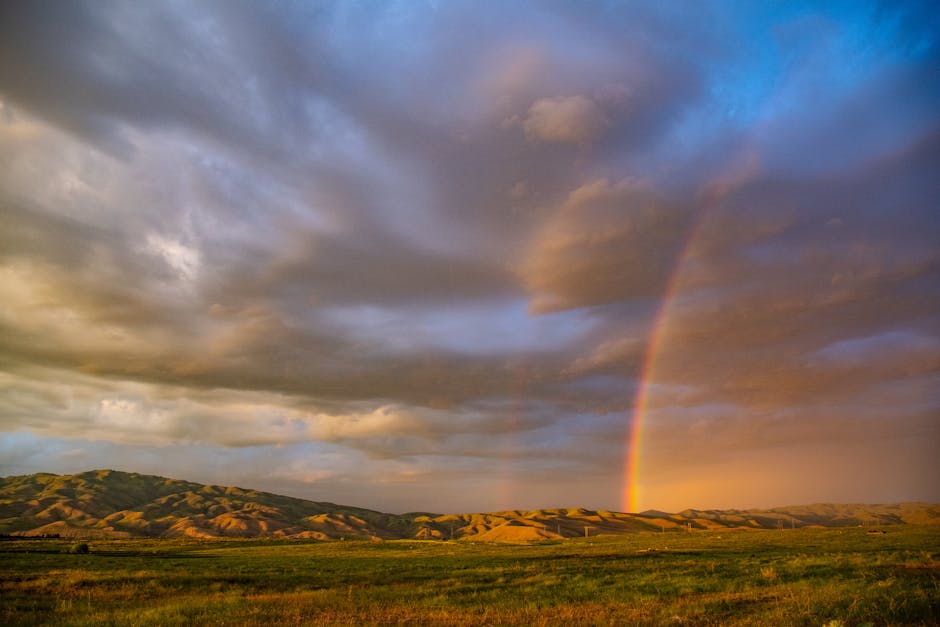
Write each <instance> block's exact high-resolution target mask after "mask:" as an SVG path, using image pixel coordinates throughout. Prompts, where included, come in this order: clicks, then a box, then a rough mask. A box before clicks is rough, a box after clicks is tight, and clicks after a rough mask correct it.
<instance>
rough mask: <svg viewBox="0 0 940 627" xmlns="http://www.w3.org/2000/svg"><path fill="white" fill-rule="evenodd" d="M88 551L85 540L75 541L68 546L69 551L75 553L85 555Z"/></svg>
mask: <svg viewBox="0 0 940 627" xmlns="http://www.w3.org/2000/svg"><path fill="white" fill-rule="evenodd" d="M88 552H89V548H88V543H87V542H76V543H75V544H73V545H72V546H71V547H69V553H77V554H82V555H85V554H86V553H88Z"/></svg>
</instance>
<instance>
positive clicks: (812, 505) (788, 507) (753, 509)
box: [0, 468, 940, 516]
mask: <svg viewBox="0 0 940 627" xmlns="http://www.w3.org/2000/svg"><path fill="white" fill-rule="evenodd" d="M103 472H105V473H109V474H110V473H119V474H127V475H138V476H142V477H151V478H154V479H164V480H167V481H175V482H179V483H194V484H196V485H203V486H208V487H212V488H235V489H237V490H243V491H245V492H257V493H261V494H266V495H269V496H282V497H288V498H296V499H299V500H304V501H308V502H311V503H325V504H329V505H335V506H336V507H341V508H347V507H348V508H355V509H364V510H369V511H373V512H375V513H379V514H390V515H392V516H407V515H410V514H415V515H428V514H430V515H434V516H461V515H473V514H484V515H491V514H494V515H495V514H502V513H509V512H523V513H526V512H533V511H548V512H550V511H570V510H583V511H585V512H594V513H597V512H610V513H612V514H628V515H635V516H643V515H645V514H649V513H653V514H666V515H670V516H671V515H680V514H683V513H684V512H687V511H693V512H722V513H734V512H774V511H785V510H793V509H801V508H815V507H891V506H902V505H940V503H932V502H929V501H899V502H892V503H849V502H844V503H841V502H816V503H789V504H786V505H775V506H772V507H728V508H725V507H683V508H679V509H675V510H672V511H663V510H659V509H653V508H649V509H645V510H643V511H636V512H627V511H620V510H608V509H604V508H596V509H595V508H590V507H582V506H579V505H576V504H575V505H561V506H554V507H552V506H549V507H540V508H537V509H526V508H520V507H513V508H507V509H503V510H489V511H470V510H461V511H432V510H423V509H416V510H411V511H400V512H398V511H396V512H388V511H382V510H376V509H373V508H371V507H368V506H367V505H363V504H357V503H335V502H332V501H315V500H313V499H307V498H304V497H298V496H294V495H291V494H284V493H278V492H269V491H267V490H259V489H256V488H252V487H246V486H240V485H224V484H203V483H200V482H198V481H191V480H189V479H186V478H183V477H167V476H163V475H150V474H143V473H137V472H131V471H124V470H118V469H115V468H95V469H92V470H85V471H82V472H76V473H67V474H61V473H48V472H38V473H30V474H27V475H8V476H0V480H4V479H16V478H23V477H33V476H36V475H48V476H53V477H74V476H76V475H83V474H90V473H95V474H99V473H103Z"/></svg>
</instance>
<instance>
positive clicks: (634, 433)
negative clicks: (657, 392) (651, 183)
mask: <svg viewBox="0 0 940 627" xmlns="http://www.w3.org/2000/svg"><path fill="white" fill-rule="evenodd" d="M699 224H700V221H699V220H694V223H693V225H692V227H691V228H690V229H689V232H688V234H687V235H686V238H685V241H684V242H683V245H682V247H681V248H680V249H679V254H678V255H676V260H675V263H674V264H673V267H672V272H671V273H670V275H669V279H668V280H667V281H666V287H665V289H664V290H663V295H662V298H661V299H660V301H659V306H658V308H657V310H656V315H655V316H654V317H653V324H652V326H651V327H650V329H651V330H650V335H649V341H648V342H647V344H646V351H645V353H644V354H643V366H642V368H641V369H640V379H639V386H638V387H637V391H636V395H635V396H634V400H633V411H632V414H631V420H630V426H629V427H628V429H627V440H626V455H625V463H624V471H623V494H622V496H621V508H622V510H623V511H625V512H634V513H635V512H637V511H638V510H639V508H640V503H641V500H640V496H641V495H640V457H641V455H640V444H641V442H642V441H643V422H644V420H645V418H646V414H647V410H648V407H647V406H648V403H649V397H650V388H651V387H652V382H653V380H654V375H655V370H656V357H657V356H658V355H659V352H660V348H661V345H662V341H663V336H664V335H665V330H666V327H667V320H668V317H669V308H670V305H671V304H672V301H673V299H674V298H675V296H676V293H677V292H678V288H679V277H680V275H681V274H682V269H683V267H684V266H685V262H686V260H687V259H688V257H689V255H690V252H691V250H692V243H693V241H694V240H695V235H696V234H697V232H698V227H699Z"/></svg>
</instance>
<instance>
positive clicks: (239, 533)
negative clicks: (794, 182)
mask: <svg viewBox="0 0 940 627" xmlns="http://www.w3.org/2000/svg"><path fill="white" fill-rule="evenodd" d="M909 523H911V524H940V505H933V504H927V503H901V504H894V505H832V504H817V505H808V506H795V507H780V508H773V509H768V510H694V509H689V510H685V511H682V512H679V513H677V514H670V513H666V512H658V511H652V510H650V511H646V512H641V513H639V514H627V513H622V512H611V511H606V510H598V511H594V510H587V509H580V508H571V509H542V510H531V511H523V510H511V511H504V512H492V513H485V514H448V515H437V514H426V513H422V514H405V515H395V514H385V513H382V512H377V511H373V510H368V509H362V508H357V507H348V506H343V505H336V504H334V503H325V502H316V501H307V500H304V499H297V498H292V497H287V496H280V495H277V494H271V493H269V492H260V491H256V490H246V489H243V488H235V487H224V486H215V485H203V484H199V483H193V482H190V481H181V480H176V479H167V478H165V477H157V476H152V475H141V474H136V473H126V472H118V471H114V470H94V471H89V472H84V473H79V474H75V475H53V474H47V473H40V474H34V475H24V476H17V477H6V478H2V479H0V534H5V535H20V536H22V535H29V536H41V535H59V536H62V537H83V538H95V537H183V536H190V537H196V538H221V537H274V538H277V537H282V538H310V539H320V540H329V539H339V538H372V539H396V538H417V539H474V540H480V541H493V542H528V541H533V540H550V539H558V538H568V537H575V536H584V535H599V534H622V533H632V532H637V531H664V532H665V531H674V530H683V529H686V530H719V529H729V530H730V529H772V528H781V527H784V528H788V527H806V526H823V527H833V526H857V525H897V524H909Z"/></svg>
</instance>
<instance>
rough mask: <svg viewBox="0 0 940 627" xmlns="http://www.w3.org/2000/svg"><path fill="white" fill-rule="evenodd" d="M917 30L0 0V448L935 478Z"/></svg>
mask: <svg viewBox="0 0 940 627" xmlns="http://www.w3.org/2000/svg"><path fill="white" fill-rule="evenodd" d="M938 37H940V10H938V8H937V7H936V6H935V5H934V4H933V3H931V2H927V1H924V2H917V1H914V2H910V3H904V5H903V6H895V5H892V4H890V3H880V2H875V1H874V0H872V1H871V2H867V1H866V2H856V3H845V4H833V5H827V6H819V5H818V3H814V2H793V3H787V4H786V5H785V6H749V5H747V3H745V4H744V6H741V5H740V4H739V3H734V2H721V1H716V2H712V3H704V4H703V3H694V2H693V3H688V4H679V5H670V6H669V7H663V6H660V5H659V4H657V3H655V2H642V1H641V2H635V3H623V4H618V3H614V4H608V3H605V2H602V1H600V0H597V1H589V2H583V3H573V4H566V3H564V2H545V3H525V2H509V3H505V4H503V5H500V6H499V7H480V6H479V5H478V4H477V3H474V2H468V1H463V0H457V1H455V2H448V3H442V5H441V6H438V5H437V4H436V3H434V2H432V1H430V0H428V1H427V2H424V1H417V2H408V1H399V2H395V1H393V2H388V3H382V6H377V7H365V6H361V5H346V4H337V5H329V4H327V5H320V4H316V3H268V4H258V3H251V2H218V3H215V2H206V3H199V4H198V5H188V6H186V5H175V4H171V3H153V4H148V5H139V6H138V5H133V4H127V3H120V2H115V3H109V2H72V3H60V2H42V1H37V2H29V3H8V4H6V5H4V6H3V7H2V8H0V157H2V159H3V162H2V163H3V168H0V216H2V223H3V227H2V229H0V475H4V476H7V475H25V474H33V473H35V472H40V471H45V472H52V473H54V474H74V473H75V472H82V470H80V469H81V468H92V467H102V466H108V467H111V468H122V469H127V470H125V472H136V473H139V474H152V475H159V476H166V475H179V476H182V477H185V480H188V481H195V482H200V483H206V484H214V485H252V486H256V487H253V488H252V489H256V490H261V491H266V492H273V493H277V494H285V495H290V496H294V497H296V498H304V499H307V500H311V501H327V502H333V503H340V504H344V505H355V506H359V507H366V508H369V509H375V510H378V511H388V512H399V511H404V512H406V511H457V510H458V509H460V510H462V511H464V512H469V511H481V512H482V511H487V512H492V511H501V510H511V509H523V510H534V509H547V508H558V507H559V506H558V505H552V504H553V503H570V505H562V506H561V507H584V508H587V509H592V510H609V511H621V512H629V511H631V510H632V511H633V512H640V511H646V510H651V509H653V510H660V511H667V512H668V511H681V510H684V509H755V508H759V509H768V508H770V507H786V506H781V505H774V503H780V502H790V503H804V504H815V503H846V504H848V503H902V502H926V503H937V502H940V472H937V471H938V464H937V461H936V460H938V459H940V244H938V242H940V211H938V205H937V198H938V193H940V186H938V183H937V180H938V179H937V172H938V171H940V167H938V166H940V76H938V73H937V72H936V67H937V66H938V61H940V54H938V52H940V49H938ZM170 469H172V470H170ZM359 503H364V504H365V505H358V504H359ZM462 504H466V505H465V506H464V505H462ZM680 504H681V506H680ZM677 508H678V509H677Z"/></svg>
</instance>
